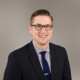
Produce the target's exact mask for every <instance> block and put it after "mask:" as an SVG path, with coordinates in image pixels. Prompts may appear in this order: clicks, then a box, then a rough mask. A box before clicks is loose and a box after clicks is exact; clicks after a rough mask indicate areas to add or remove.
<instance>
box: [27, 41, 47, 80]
mask: <svg viewBox="0 0 80 80" xmlns="http://www.w3.org/2000/svg"><path fill="white" fill-rule="evenodd" d="M28 53H29V54H30V56H29V60H30V62H31V64H32V66H33V67H34V70H35V71H36V73H37V75H38V76H39V78H40V79H41V80H46V79H45V76H44V73H43V70H42V68H41V65H40V62H39V59H38V56H37V53H36V51H35V49H34V46H33V44H32V41H31V42H30V43H29V46H28Z"/></svg>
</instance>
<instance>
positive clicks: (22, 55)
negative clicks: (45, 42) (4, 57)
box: [3, 42, 71, 80]
mask: <svg viewBox="0 0 80 80" xmlns="http://www.w3.org/2000/svg"><path fill="white" fill-rule="evenodd" d="M50 54H51V77H50V80H71V72H70V66H69V61H68V57H67V53H66V50H65V49H64V48H63V47H60V46H58V45H55V44H52V43H50ZM3 80H45V76H44V73H43V70H42V68H41V65H40V63H39V60H38V57H37V54H36V51H35V49H34V47H33V44H32V42H30V43H28V44H27V45H25V46H24V47H22V48H20V49H18V50H15V51H14V52H12V53H10V55H9V57H8V63H7V67H6V69H5V73H4V78H3Z"/></svg>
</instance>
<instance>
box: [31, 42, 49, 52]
mask: <svg viewBox="0 0 80 80" xmlns="http://www.w3.org/2000/svg"><path fill="white" fill-rule="evenodd" d="M32 43H33V46H34V48H35V50H36V52H37V53H40V52H41V51H42V50H41V49H39V48H38V47H37V46H36V45H35V44H34V42H33V41H32ZM45 51H46V52H50V50H49V46H48V47H47V48H46V50H45Z"/></svg>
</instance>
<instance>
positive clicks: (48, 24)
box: [35, 23, 51, 25]
mask: <svg viewBox="0 0 80 80" xmlns="http://www.w3.org/2000/svg"><path fill="white" fill-rule="evenodd" d="M35 25H42V24H39V23H37V24H35ZM46 25H51V24H46Z"/></svg>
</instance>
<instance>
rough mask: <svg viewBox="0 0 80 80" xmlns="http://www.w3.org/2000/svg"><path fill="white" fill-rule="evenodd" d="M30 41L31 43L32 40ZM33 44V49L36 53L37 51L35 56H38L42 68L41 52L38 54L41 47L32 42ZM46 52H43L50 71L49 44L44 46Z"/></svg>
mask: <svg viewBox="0 0 80 80" xmlns="http://www.w3.org/2000/svg"><path fill="white" fill-rule="evenodd" d="M32 43H33V41H32ZM33 46H34V48H35V50H36V53H37V56H38V59H39V62H40V64H41V67H42V69H43V66H42V61H41V54H40V52H41V51H42V50H41V49H39V48H38V47H37V46H36V45H35V44H34V43H33ZM45 51H46V54H45V59H46V61H47V63H48V65H49V69H50V72H51V60H50V59H51V57H50V50H49V46H48V47H47V48H46V50H45Z"/></svg>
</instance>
